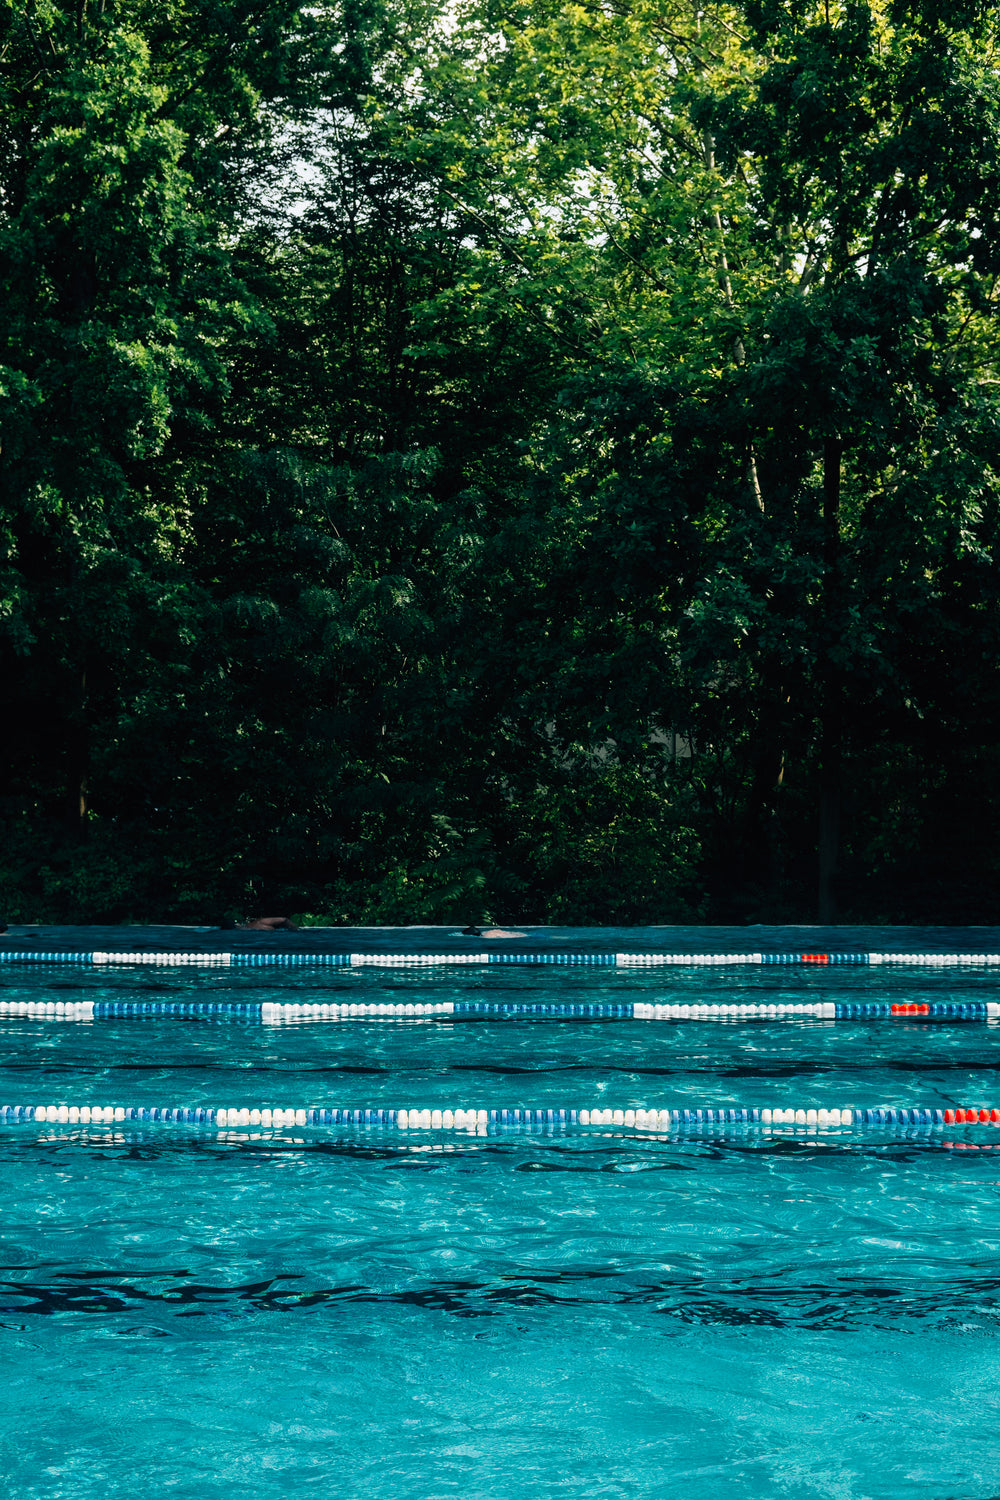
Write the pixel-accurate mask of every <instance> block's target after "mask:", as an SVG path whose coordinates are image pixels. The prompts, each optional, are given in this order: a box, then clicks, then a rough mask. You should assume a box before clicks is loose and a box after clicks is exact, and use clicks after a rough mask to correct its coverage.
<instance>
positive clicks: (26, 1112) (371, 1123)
mask: <svg viewBox="0 0 1000 1500" xmlns="http://www.w3.org/2000/svg"><path fill="white" fill-rule="evenodd" d="M956 1123H958V1124H968V1125H976V1126H985V1127H987V1128H989V1129H994V1130H995V1129H997V1128H1000V1109H996V1108H994V1109H987V1108H973V1109H970V1110H968V1111H965V1110H958V1111H956V1110H954V1109H951V1108H948V1109H944V1108H941V1107H939V1106H916V1107H908V1108H899V1109H897V1108H894V1107H889V1106H884V1105H879V1106H875V1107H872V1108H867V1109H859V1108H856V1107H854V1106H853V1105H852V1106H837V1105H834V1106H833V1107H832V1108H827V1107H816V1108H813V1107H810V1108H808V1109H806V1108H803V1107H801V1106H800V1107H791V1106H790V1107H788V1108H774V1107H768V1108H757V1107H755V1108H742V1107H737V1106H727V1107H724V1108H721V1109H710V1108H700V1109H678V1108H659V1107H656V1106H649V1107H645V1106H636V1107H629V1108H627V1109H626V1108H618V1109H614V1108H609V1107H607V1106H604V1105H600V1106H595V1107H593V1108H591V1109H587V1108H565V1107H564V1108H556V1107H550V1108H545V1109H528V1108H524V1107H521V1106H518V1107H515V1108H507V1109H482V1108H477V1107H475V1106H469V1107H463V1106H455V1107H454V1108H442V1109H430V1108H425V1107H422V1106H418V1105H414V1106H408V1107H403V1108H397V1109H388V1108H375V1109H373V1108H367V1109H361V1108H353V1109H352V1108H347V1109H343V1108H319V1107H315V1106H312V1107H305V1108H303V1107H290V1106H289V1107H284V1106H280V1105H273V1104H272V1105H261V1106H256V1105H255V1106H252V1107H250V1106H241V1107H225V1108H212V1107H205V1106H201V1107H196V1108H192V1107H186V1106H175V1107H168V1108H161V1107H147V1106H137V1105H124V1104H94V1103H91V1104H66V1103H62V1104H4V1105H0V1125H40V1124H45V1125H112V1124H129V1125H191V1126H201V1127H202V1128H207V1129H216V1130H217V1129H223V1128H226V1129H232V1128H234V1127H248V1126H250V1127H257V1126H259V1127H260V1128H262V1129H264V1130H282V1129H290V1128H293V1127H294V1128H298V1129H306V1128H319V1129H322V1128H324V1127H337V1128H341V1129H344V1128H350V1129H356V1130H392V1131H411V1130H420V1131H426V1130H430V1131H451V1132H458V1133H467V1134H468V1133H472V1134H476V1135H482V1134H504V1133H507V1132H515V1133H516V1132H519V1131H525V1130H528V1131H531V1130H538V1129H544V1130H553V1131H555V1130H594V1129H600V1130H604V1129H607V1128H612V1129H621V1130H627V1131H636V1132H639V1133H643V1132H647V1133H648V1132H653V1133H661V1132H672V1133H678V1132H679V1133H682V1134H683V1133H684V1132H686V1131H691V1130H693V1131H698V1130H710V1131H715V1132H717V1131H719V1130H722V1131H728V1132H734V1131H735V1132H745V1131H748V1130H774V1129H776V1128H779V1129H780V1128H784V1127H790V1128H792V1129H794V1130H795V1131H805V1133H806V1134H813V1133H816V1132H820V1131H826V1130H837V1131H843V1130H852V1131H868V1130H881V1129H884V1128H885V1127H887V1126H896V1127H899V1126H902V1127H907V1128H923V1129H929V1130H932V1131H933V1130H945V1129H949V1130H950V1129H951V1128H952V1127H953V1126H954V1125H955V1124H956Z"/></svg>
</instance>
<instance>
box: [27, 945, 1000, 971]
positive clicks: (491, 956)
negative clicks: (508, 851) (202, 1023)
mask: <svg viewBox="0 0 1000 1500" xmlns="http://www.w3.org/2000/svg"><path fill="white" fill-rule="evenodd" d="M0 964H12V965H19V964H26V965H29V966H35V965H40V964H72V965H85V966H88V967H89V966H93V967H98V968H100V967H106V966H111V967H134V966H137V965H138V966H143V967H145V966H148V965H152V966H159V967H167V968H173V967H197V968H213V969H217V968H232V967H246V968H257V969H267V968H311V967H316V966H319V967H324V968H330V967H332V968H348V967H349V968H378V969H403V968H438V967H441V966H448V967H453V966H455V965H462V966H479V967H483V966H488V965H492V964H501V965H508V966H509V965H511V964H519V965H523V966H526V967H531V966H535V965H539V964H541V965H556V966H563V967H567V966H569V967H573V966H577V967H578V966H581V965H582V966H585V967H598V968H601V967H603V968H608V967H611V968H620V969H621V968H628V969H636V968H654V967H660V966H673V967H677V968H734V967H751V968H754V967H756V968H768V967H772V966H774V965H785V966H787V965H805V966H812V967H817V966H819V967H825V966H831V965H832V966H837V965H841V966H844V965H847V966H851V967H855V968H856V967H859V966H865V965H881V964H888V965H892V964H896V965H908V966H911V967H931V968H957V967H962V968H970V967H971V968H987V967H996V966H1000V953H506V952H490V953H270V952H265V953H262V952H247V951H236V952H232V953H205V952H201V953H173V952H168V953H147V952H142V953H124V952H115V953H105V952H100V951H96V950H95V951H94V952H92V953H60V952H35V951H32V950H27V949H18V948H0Z"/></svg>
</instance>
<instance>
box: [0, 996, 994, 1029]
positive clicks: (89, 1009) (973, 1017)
mask: <svg viewBox="0 0 1000 1500" xmlns="http://www.w3.org/2000/svg"><path fill="white" fill-rule="evenodd" d="M5 1018H20V1019H24V1020H36V1021H66V1022H69V1021H141V1020H157V1019H162V1020H206V1021H216V1022H219V1021H222V1022H225V1021H237V1022H238V1021H242V1022H246V1023H249V1024H252V1025H264V1026H283V1025H303V1024H313V1023H324V1022H350V1021H384V1022H400V1021H403V1022H405V1021H432V1020H438V1021H449V1020H452V1021H453V1020H459V1021H477V1020H478V1021H492V1020H507V1021H516V1020H552V1021H576V1020H602V1021H667V1022H675V1021H716V1022H721V1023H728V1024H730V1025H738V1024H740V1023H741V1022H748V1021H779V1022H788V1021H791V1022H797V1021H913V1022H921V1021H925V1022H946V1021H952V1022H967V1021H978V1022H986V1023H988V1024H990V1025H997V1024H1000V1002H998V1001H995V1000H984V1001H979V1000H977V1001H967V1002H961V1003H960V1002H955V1001H931V1002H929V1003H926V1004H922V1005H914V1004H907V1003H905V1002H903V1003H899V1002H895V1001H881V1000H879V1001H863V1002H857V1003H854V1002H841V1001H830V1000H822V1001H812V1002H803V1003H801V1004H773V1005H772V1004H769V1003H767V1002H765V1001H751V1002H744V1003H740V1004H736V1003H734V1004H725V1003H722V1004H719V1003H707V1002H706V1003H705V1004H698V1003H695V1004H683V1005H681V1004H677V1003H675V1002H673V1001H664V1002H662V1003H660V1002H655V1003H653V1002H650V1003H647V1002H645V1001H639V1000H635V1001H631V1000H630V1001H622V1002H617V1003H613V1002H601V1001H593V1002H589V1003H588V1002H581V1003H579V1004H573V1003H571V1002H563V1001H553V1002H547V1001H541V1000H539V1001H530V1000H528V1001H486V1000H484V1001H479V1000H440V1001H431V1000H428V1001H406V1002H402V1001H400V1002H398V1003H395V1002H391V1001H367V1002H366V1001H353V1000H352V1001H340V1002H338V1001H331V1002H329V1003H319V1002H309V1001H306V1002H303V1003H299V1002H294V1001H289V1002H284V1001H282V1002H278V1001H268V1000H264V1001H261V1000H253V1001H238V1000H234V1001H222V1000H3V999H0V1021H2V1020H4V1019H5Z"/></svg>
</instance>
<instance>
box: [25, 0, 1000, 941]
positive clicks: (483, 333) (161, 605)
mask: <svg viewBox="0 0 1000 1500" xmlns="http://www.w3.org/2000/svg"><path fill="white" fill-rule="evenodd" d="M0 28H2V29H0V306H2V310H3V313H2V318H0V640H2V645H3V691H4V696H5V699H6V712H5V714H4V729H3V733H2V754H3V780H2V784H0V829H2V845H0V900H2V903H3V910H4V914H5V915H6V916H7V917H8V920H14V919H18V918H21V919H25V920H71V921H72V920H77V921H79V920H97V919H105V920H107V919H115V918H122V919H155V918H161V919H162V918H173V919H175V920H190V921H200V920H212V919H213V918H214V917H215V916H216V915H218V916H220V917H221V916H222V915H223V914H225V913H232V914H234V915H235V914H239V913H244V912H248V911H250V910H251V909H253V908H257V907H259V906H261V905H262V904H264V905H268V906H278V907H280V908H282V909H285V910H290V911H293V912H296V913H299V914H310V915H312V916H314V917H316V918H320V919H325V920H330V921H375V922H406V921H451V920H454V919H457V918H459V917H462V918H468V917H475V918H479V917H485V916H490V917H493V918H501V919H502V918H504V917H507V918H510V917H514V916H516V917H519V918H521V919H525V920H535V921H546V920H548V921H561V922H583V923H597V922H673V921H690V920H723V921H741V920H748V921H757V920H785V921H795V920H811V919H813V918H814V917H816V916H817V915H819V916H821V917H822V918H824V919H827V920H829V919H831V918H833V917H835V916H839V917H840V918H842V919H844V920H865V921H874V922H878V921H949V922H950V921H955V922H962V921H967V922H973V921H995V920H996V919H997V906H998V894H1000V858H998V855H997V852H996V851H997V846H998V839H997V832H998V813H1000V784H998V769H1000V766H998V759H1000V749H998V745H997V734H996V729H997V725H998V721H1000V686H998V681H997V672H996V661H997V655H998V650H1000V581H998V577H997V565H998V556H997V547H998V542H997V538H998V516H1000V483H998V480H1000V404H998V391H1000V360H998V343H997V305H998V303H997V299H998V277H1000V72H998V68H997V62H998V49H1000V31H998V22H997V18H996V12H995V8H994V7H992V6H989V5H980V4H971V3H969V4H967V3H958V0H952V3H949V4H948V5H941V4H938V3H936V0H914V3H905V0H898V3H897V0H881V3H877V4H846V3H844V4H842V3H838V0H820V3H819V4H814V3H805V0H763V3H750V0H744V3H741V4H733V5H725V4H720V5H716V6H708V7H703V6H702V7H696V6H693V5H690V4H686V3H681V0H605V3H600V4H584V5H577V4H567V3H555V0H535V3H532V4H531V5H530V6H529V5H518V4H508V5H505V6H504V7H502V8H497V7H496V6H495V5H494V3H493V0H467V3H465V4H463V5H461V6H458V7H455V6H453V5H449V6H444V5H437V4H434V3H431V0H427V3H424V0H414V3H409V0H345V3H343V4H339V3H333V4H329V5H327V4H324V3H320V4H318V5H309V6H302V7H297V6H296V5H295V3H294V0H167V3H166V4H160V5H157V6H155V7H154V6H150V5H147V4H145V3H143V0H103V3H102V4H100V5H96V6H95V5H93V4H89V5H83V4H79V5H77V4H74V5H72V6H71V5H68V4H60V3H42V0H32V3H24V0H16V3H14V4H13V5H12V6H11V7H9V8H8V9H7V11H5V13H4V19H3V21H2V22H0Z"/></svg>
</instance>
